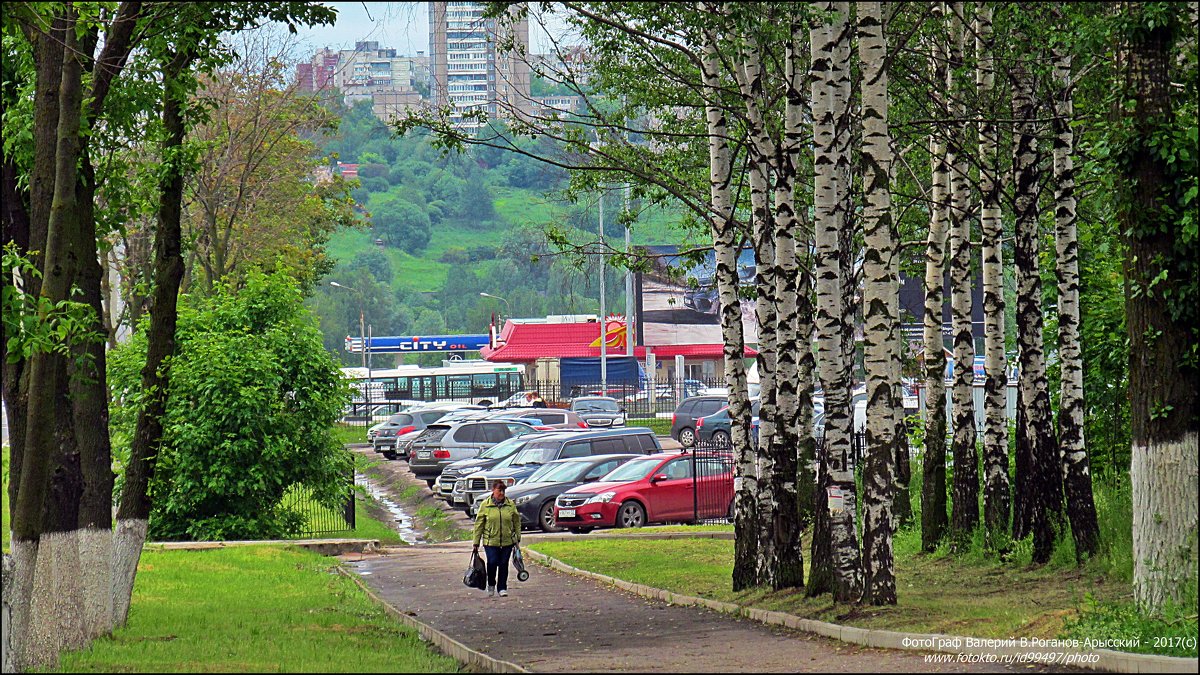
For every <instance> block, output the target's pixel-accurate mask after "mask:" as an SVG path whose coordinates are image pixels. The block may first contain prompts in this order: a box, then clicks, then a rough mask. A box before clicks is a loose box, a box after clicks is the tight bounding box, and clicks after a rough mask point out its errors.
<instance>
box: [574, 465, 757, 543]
mask: <svg viewBox="0 0 1200 675" xmlns="http://www.w3.org/2000/svg"><path fill="white" fill-rule="evenodd" d="M693 476H695V477H693ZM732 508H733V460H732V457H731V456H730V455H728V454H724V453H700V454H695V453H687V452H683V453H680V452H663V453H658V454H655V455H648V456H646V457H639V458H637V459H632V460H629V461H628V462H626V463H625V464H622V465H621V466H619V467H617V468H616V469H613V470H612V471H611V472H610V473H608V474H607V475H606V476H604V477H603V478H601V479H600V481H599V482H596V483H587V484H585V485H581V486H579V487H577V488H573V489H571V491H570V492H567V493H564V494H562V495H559V497H558V499H557V500H555V503H554V520H555V524H556V525H558V526H559V527H565V528H567V529H569V530H571V531H572V532H578V533H582V532H590V531H592V530H594V529H596V528H597V527H641V526H642V525H645V524H647V523H665V522H687V521H692V520H695V519H696V516H697V515H699V517H700V518H720V517H728V516H729V515H730V514H731V513H732ZM697 511H698V513H697Z"/></svg>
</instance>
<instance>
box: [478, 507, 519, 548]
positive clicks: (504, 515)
mask: <svg viewBox="0 0 1200 675" xmlns="http://www.w3.org/2000/svg"><path fill="white" fill-rule="evenodd" d="M481 539H482V540H483V545H484V546H510V545H512V544H516V543H519V542H520V541H521V514H519V513H517V507H516V505H515V504H513V500H511V499H505V500H504V503H503V504H501V505H499V506H497V505H496V504H493V503H492V498H491V496H490V495H489V496H488V497H487V498H486V499H484V500H483V502H482V503H480V504H479V515H477V516H475V545H476V546H479V542H480V540H481Z"/></svg>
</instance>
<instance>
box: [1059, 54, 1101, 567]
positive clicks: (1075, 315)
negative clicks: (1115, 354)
mask: <svg viewBox="0 0 1200 675" xmlns="http://www.w3.org/2000/svg"><path fill="white" fill-rule="evenodd" d="M1051 58H1052V60H1053V68H1054V91H1055V97H1054V116H1053V117H1052V121H1051V126H1052V128H1053V131H1054V146H1053V171H1054V246H1055V254H1056V255H1055V274H1056V276H1057V277H1058V357H1059V363H1060V364H1061V365H1060V372H1061V377H1060V380H1061V382H1060V385H1059V386H1060V389H1059V399H1058V442H1059V448H1058V450H1059V455H1060V457H1061V461H1062V476H1063V489H1064V492H1065V495H1066V500H1067V519H1068V520H1069V521H1070V523H1071V534H1072V536H1073V537H1074V538H1075V556H1076V557H1077V558H1078V559H1079V560H1081V561H1082V560H1084V559H1086V558H1089V557H1091V556H1092V554H1094V553H1095V552H1096V548H1097V546H1099V543H1100V525H1099V523H1098V522H1097V518H1096V503H1095V501H1094V500H1093V498H1092V474H1091V467H1090V465H1089V463H1088V452H1087V446H1086V444H1085V443H1084V438H1083V410H1084V402H1083V357H1082V352H1083V350H1082V348H1081V347H1080V344H1079V321H1080V316H1079V233H1078V228H1077V227H1076V214H1075V163H1074V159H1073V155H1074V152H1075V133H1074V132H1073V131H1072V129H1071V124H1070V121H1071V119H1072V118H1073V117H1074V115H1075V106H1074V96H1073V94H1072V86H1073V85H1072V83H1071V56H1070V54H1068V53H1067V52H1066V50H1065V47H1064V46H1063V45H1061V44H1055V45H1052V46H1051Z"/></svg>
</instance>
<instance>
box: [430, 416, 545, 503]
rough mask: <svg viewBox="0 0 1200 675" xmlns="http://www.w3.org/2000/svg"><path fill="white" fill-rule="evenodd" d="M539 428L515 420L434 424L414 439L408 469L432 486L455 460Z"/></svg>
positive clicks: (470, 455) (470, 456)
mask: <svg viewBox="0 0 1200 675" xmlns="http://www.w3.org/2000/svg"><path fill="white" fill-rule="evenodd" d="M535 431H537V430H536V429H534V428H533V425H532V424H529V423H526V422H514V421H511V420H506V421H499V420H462V421H459V422H450V423H448V424H443V423H441V422H439V423H437V424H431V425H429V428H427V429H425V431H423V432H422V433H421V435H420V436H419V437H418V438H417V439H416V440H415V441H413V444H412V447H411V448H410V450H409V453H410V454H409V461H408V468H409V470H411V471H412V472H413V474H414V475H415V476H416V477H417V478H423V479H425V482H427V483H429V485H430V487H432V486H433V483H434V481H436V480H437V477H438V476H439V475H441V473H442V470H443V469H445V468H446V467H447V466H448V465H449V464H450V463H451V462H456V461H458V460H460V459H471V458H472V457H475V456H476V455H478V454H479V453H480V452H482V451H484V450H486V449H488V448H490V447H492V446H493V445H495V444H497V443H499V442H500V441H506V440H508V439H510V438H512V437H513V436H523V435H525V434H531V433H533V432H535Z"/></svg>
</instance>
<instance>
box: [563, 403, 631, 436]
mask: <svg viewBox="0 0 1200 675" xmlns="http://www.w3.org/2000/svg"><path fill="white" fill-rule="evenodd" d="M570 409H571V412H574V413H576V414H577V415H579V417H580V418H581V419H582V420H583V422H584V424H586V425H587V426H589V427H603V428H606V429H607V428H610V427H623V426H625V408H622V407H621V404H620V403H617V399H615V398H610V397H608V396H580V397H579V398H575V399H572V400H571V408H570Z"/></svg>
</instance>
